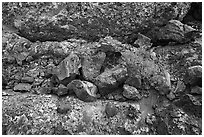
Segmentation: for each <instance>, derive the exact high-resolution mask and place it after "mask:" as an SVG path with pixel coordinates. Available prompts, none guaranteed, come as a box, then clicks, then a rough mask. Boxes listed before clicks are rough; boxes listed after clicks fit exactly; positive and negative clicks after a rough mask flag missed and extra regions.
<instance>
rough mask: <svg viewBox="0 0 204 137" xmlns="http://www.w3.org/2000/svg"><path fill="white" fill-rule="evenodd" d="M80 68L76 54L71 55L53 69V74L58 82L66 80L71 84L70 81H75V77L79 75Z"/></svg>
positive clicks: (79, 61)
mask: <svg viewBox="0 0 204 137" xmlns="http://www.w3.org/2000/svg"><path fill="white" fill-rule="evenodd" d="M80 67H81V60H80V59H79V57H78V56H77V55H76V54H74V53H71V54H70V55H69V56H68V57H67V58H65V59H64V60H63V61H62V62H60V64H59V66H57V68H56V69H55V72H54V74H56V75H57V77H58V79H59V80H60V81H61V80H64V79H65V78H68V79H69V80H70V82H71V80H73V79H75V77H76V75H77V74H79V68H80ZM66 84H68V83H66Z"/></svg>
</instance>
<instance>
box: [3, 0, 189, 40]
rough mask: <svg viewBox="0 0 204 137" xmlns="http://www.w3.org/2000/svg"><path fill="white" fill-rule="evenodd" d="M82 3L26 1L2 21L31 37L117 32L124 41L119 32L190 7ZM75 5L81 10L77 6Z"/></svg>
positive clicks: (181, 14)
mask: <svg viewBox="0 0 204 137" xmlns="http://www.w3.org/2000/svg"><path fill="white" fill-rule="evenodd" d="M17 5H18V4H17ZM19 5H20V4H19ZM82 5H83V6H82ZM85 5H86V4H85V3H79V4H77V3H46V4H43V5H42V4H40V3H36V4H34V5H33V4H26V6H24V5H23V6H22V7H20V6H17V7H18V8H17V9H22V10H20V11H18V12H17V13H18V18H17V17H16V18H14V19H12V21H11V20H9V19H10V18H11V17H10V14H11V13H13V12H14V11H13V10H6V11H7V12H6V13H7V14H3V22H6V23H8V24H14V26H15V27H16V28H17V29H18V30H20V32H21V35H23V36H25V37H27V38H28V39H30V40H31V41H37V40H39V41H54V40H56V41H63V40H66V39H69V38H73V37H74V38H76V37H82V38H84V39H88V40H91V41H94V40H96V39H97V38H100V37H105V36H107V35H112V36H117V37H118V38H119V39H120V40H121V41H122V40H123V41H125V40H126V39H124V37H122V38H121V36H123V35H124V34H129V33H131V32H132V30H135V31H138V30H141V29H143V28H146V27H147V26H150V25H155V26H156V25H158V24H162V23H163V22H165V21H168V20H170V19H175V18H178V19H179V20H182V18H183V17H184V16H185V15H186V13H187V11H188V9H189V7H190V3H188V2H177V3H171V2H131V3H121V4H119V5H116V4H115V3H112V2H109V3H89V4H88V5H86V6H85ZM6 6H8V4H4V5H3V9H8V8H7V7H6ZM9 6H10V7H12V6H14V5H12V4H11V5H9ZM15 6H16V5H15ZM79 8H81V10H82V11H83V13H81V11H80V10H78V9H79ZM31 9H32V10H31ZM97 9H101V10H102V11H103V12H100V11H98V10H97ZM127 9H128V10H127ZM3 13H5V12H3ZM8 13H10V14H8ZM17 13H16V14H17ZM110 13H111V14H110ZM76 14H77V15H78V17H77V18H76ZM11 15H13V14H11ZM121 16H122V17H121ZM12 17H13V16H12ZM125 17H128V19H126V18H125ZM129 18H130V19H129ZM116 22H117V23H116ZM135 24H137V25H135ZM135 26H137V27H135ZM121 34H122V35H121Z"/></svg>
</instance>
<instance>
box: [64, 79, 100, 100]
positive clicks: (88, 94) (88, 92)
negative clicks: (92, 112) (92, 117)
mask: <svg viewBox="0 0 204 137" xmlns="http://www.w3.org/2000/svg"><path fill="white" fill-rule="evenodd" d="M67 87H68V90H73V91H74V93H75V94H76V96H77V97H78V98H79V99H81V100H83V101H94V100H96V98H97V95H96V94H97V91H98V89H97V87H96V86H95V85H94V84H92V83H90V82H88V81H81V80H73V81H72V82H71V83H69V84H68V85H67Z"/></svg>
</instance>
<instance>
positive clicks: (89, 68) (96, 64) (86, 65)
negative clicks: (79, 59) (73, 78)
mask: <svg viewBox="0 0 204 137" xmlns="http://www.w3.org/2000/svg"><path fill="white" fill-rule="evenodd" d="M105 57H106V54H105V53H104V52H98V53H97V54H96V55H93V56H86V57H84V60H83V63H82V73H83V77H84V78H85V79H86V80H90V81H93V80H94V79H95V78H96V77H97V76H98V75H100V73H101V69H102V65H103V63H104V60H105Z"/></svg>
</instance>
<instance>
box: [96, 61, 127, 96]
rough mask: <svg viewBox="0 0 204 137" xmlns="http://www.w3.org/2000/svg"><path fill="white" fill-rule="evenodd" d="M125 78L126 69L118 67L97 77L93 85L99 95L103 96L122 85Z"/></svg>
mask: <svg viewBox="0 0 204 137" xmlns="http://www.w3.org/2000/svg"><path fill="white" fill-rule="evenodd" d="M127 76H128V74H127V68H126V67H121V66H119V65H118V66H116V67H114V68H112V69H110V70H106V71H104V72H103V73H102V74H100V75H99V76H97V77H96V79H95V82H94V83H95V84H96V85H97V86H98V88H99V92H100V94H101V95H105V94H108V93H110V92H111V89H114V88H117V86H119V84H121V83H123V82H124V81H125V79H126V78H127Z"/></svg>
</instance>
